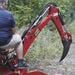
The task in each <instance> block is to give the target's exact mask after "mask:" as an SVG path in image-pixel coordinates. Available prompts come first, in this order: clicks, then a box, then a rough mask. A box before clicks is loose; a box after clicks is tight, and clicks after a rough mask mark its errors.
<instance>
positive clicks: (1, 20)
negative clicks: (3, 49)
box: [0, 8, 16, 46]
mask: <svg viewBox="0 0 75 75" xmlns="http://www.w3.org/2000/svg"><path fill="white" fill-rule="evenodd" d="M15 26H16V25H15V19H14V17H13V15H12V13H11V12H9V11H7V10H5V9H2V8H0V46H3V45H6V44H8V43H9V42H10V40H11V39H12V35H13V33H12V30H11V28H14V27H15Z"/></svg>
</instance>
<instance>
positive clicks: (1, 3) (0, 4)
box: [0, 0, 8, 9]
mask: <svg viewBox="0 0 75 75" xmlns="http://www.w3.org/2000/svg"><path fill="white" fill-rule="evenodd" d="M7 3H8V0H0V8H3V9H6V8H7Z"/></svg>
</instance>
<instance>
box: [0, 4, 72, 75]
mask: <svg viewBox="0 0 75 75" xmlns="http://www.w3.org/2000/svg"><path fill="white" fill-rule="evenodd" d="M46 13H48V14H47V15H46ZM44 15H46V17H45V18H43V16H44ZM42 18H43V20H42ZM50 20H52V21H53V23H54V24H55V26H56V29H57V30H58V32H59V35H60V37H61V41H62V44H63V53H62V56H61V59H60V61H62V60H63V59H64V58H65V57H66V55H67V53H68V51H69V48H70V45H71V43H72V36H71V34H70V33H69V32H68V31H67V29H66V26H65V24H64V21H63V18H62V15H61V13H60V11H59V9H58V7H57V5H56V4H55V3H48V4H46V5H45V6H44V8H43V9H42V10H41V11H40V12H39V14H38V15H37V17H36V18H35V19H34V21H33V22H32V23H31V24H30V25H29V27H28V28H27V29H26V30H25V31H24V33H23V35H22V41H23V56H25V54H26V52H27V50H28V49H29V47H30V46H31V44H32V43H33V41H34V40H35V38H36V37H37V36H38V34H39V33H40V32H41V30H42V29H43V28H44V26H45V25H47V23H48V22H49V21H50ZM62 26H63V28H64V30H65V31H63V28H62ZM14 51H15V50H12V51H9V50H7V49H6V50H5V49H4V50H3V49H0V75H47V74H45V73H43V72H40V71H35V70H32V71H28V69H27V68H25V69H17V65H16V64H17V56H16V54H15V53H13V52H14ZM9 55H10V56H9Z"/></svg>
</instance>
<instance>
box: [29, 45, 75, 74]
mask: <svg viewBox="0 0 75 75" xmlns="http://www.w3.org/2000/svg"><path fill="white" fill-rule="evenodd" d="M59 59H60V58H54V59H52V60H51V61H50V63H49V64H47V63H46V62H45V61H39V62H37V63H35V65H31V68H30V70H39V71H42V72H44V73H46V74H48V75H53V74H54V73H59V74H62V75H75V44H71V47H70V51H69V53H68V55H67V57H66V58H65V59H64V60H63V61H62V62H60V63H59Z"/></svg>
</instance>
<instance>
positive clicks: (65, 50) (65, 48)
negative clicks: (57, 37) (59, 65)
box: [59, 39, 72, 62]
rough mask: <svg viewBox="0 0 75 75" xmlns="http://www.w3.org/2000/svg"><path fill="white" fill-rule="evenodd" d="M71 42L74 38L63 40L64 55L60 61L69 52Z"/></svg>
mask: <svg viewBox="0 0 75 75" xmlns="http://www.w3.org/2000/svg"><path fill="white" fill-rule="evenodd" d="M71 43H72V39H69V40H67V39H66V40H65V41H62V44H63V47H64V49H63V53H62V57H61V59H60V61H59V62H61V61H62V60H63V59H64V58H65V57H66V55H67V54H68V52H69V48H70V45H71Z"/></svg>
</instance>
